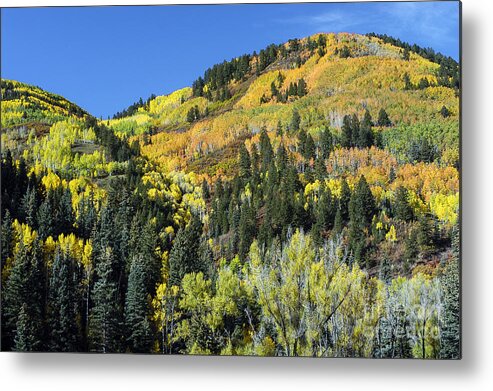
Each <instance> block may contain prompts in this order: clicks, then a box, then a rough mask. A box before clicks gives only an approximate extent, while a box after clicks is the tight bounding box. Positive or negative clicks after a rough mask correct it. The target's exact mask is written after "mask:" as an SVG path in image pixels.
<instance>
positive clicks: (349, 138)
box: [341, 115, 353, 148]
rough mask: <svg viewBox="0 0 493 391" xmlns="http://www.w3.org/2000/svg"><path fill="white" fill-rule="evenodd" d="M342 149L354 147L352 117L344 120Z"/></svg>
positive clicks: (346, 116)
mask: <svg viewBox="0 0 493 391" xmlns="http://www.w3.org/2000/svg"><path fill="white" fill-rule="evenodd" d="M341 130H342V134H341V147H343V148H350V147H352V146H353V126H352V123H351V117H350V116H349V115H345V116H344V118H343V120H342V129H341Z"/></svg>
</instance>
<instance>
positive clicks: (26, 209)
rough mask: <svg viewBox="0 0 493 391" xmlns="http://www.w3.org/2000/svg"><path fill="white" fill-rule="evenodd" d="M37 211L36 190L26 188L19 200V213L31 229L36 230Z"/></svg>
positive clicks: (29, 187)
mask: <svg viewBox="0 0 493 391" xmlns="http://www.w3.org/2000/svg"><path fill="white" fill-rule="evenodd" d="M37 209H38V205H37V199H36V189H35V188H33V187H31V186H28V188H27V191H26V193H25V194H24V195H23V197H22V200H21V213H22V217H23V219H24V220H25V222H26V223H27V224H28V225H29V226H30V227H32V228H33V229H36V228H37V224H36V211H37Z"/></svg>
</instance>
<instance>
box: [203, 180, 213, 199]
mask: <svg viewBox="0 0 493 391" xmlns="http://www.w3.org/2000/svg"><path fill="white" fill-rule="evenodd" d="M202 197H203V198H204V201H205V202H208V201H209V199H210V198H211V190H210V187H209V183H208V182H207V180H206V179H205V178H204V179H203V180H202Z"/></svg>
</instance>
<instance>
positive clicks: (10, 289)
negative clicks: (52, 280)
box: [2, 239, 46, 350]
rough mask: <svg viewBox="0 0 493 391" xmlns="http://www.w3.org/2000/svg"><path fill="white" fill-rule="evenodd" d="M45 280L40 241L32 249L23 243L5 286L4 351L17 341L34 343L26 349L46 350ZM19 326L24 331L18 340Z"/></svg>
mask: <svg viewBox="0 0 493 391" xmlns="http://www.w3.org/2000/svg"><path fill="white" fill-rule="evenodd" d="M45 276H46V272H45V266H44V261H43V254H42V251H41V244H40V242H39V240H38V239H34V241H33V242H32V243H31V244H30V245H27V244H25V243H24V242H23V241H21V242H20V243H19V248H18V249H17V251H16V253H15V256H14V260H13V267H12V269H11V271H10V274H9V275H8V277H7V280H6V282H5V285H4V286H3V294H2V349H5V350H9V349H11V348H12V347H14V343H17V342H16V341H14V338H16V339H17V340H19V339H22V341H30V342H29V345H23V346H28V347H29V349H30V350H42V349H43V341H44V327H43V326H44V325H43V322H44V320H45V300H44V297H45V295H44V292H45V291H46V280H45ZM23 306H25V314H24V319H22V320H19V314H20V313H21V309H22V307H23ZM19 322H20V323H19ZM18 325H21V326H22V328H23V329H22V330H20V331H19V333H21V334H19V335H18V336H17V334H18V333H17V326H18ZM19 343H20V342H19ZM23 343H24V342H23ZM25 343H26V344H27V343H28V342H25ZM19 346H20V345H19Z"/></svg>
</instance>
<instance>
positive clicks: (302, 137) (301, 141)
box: [297, 129, 307, 157]
mask: <svg viewBox="0 0 493 391" xmlns="http://www.w3.org/2000/svg"><path fill="white" fill-rule="evenodd" d="M306 141H307V134H306V132H305V130H304V129H301V130H300V131H299V133H298V145H297V151H298V153H299V154H300V155H301V156H303V157H305V154H306V153H305V150H306Z"/></svg>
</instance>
